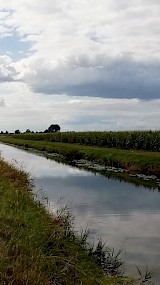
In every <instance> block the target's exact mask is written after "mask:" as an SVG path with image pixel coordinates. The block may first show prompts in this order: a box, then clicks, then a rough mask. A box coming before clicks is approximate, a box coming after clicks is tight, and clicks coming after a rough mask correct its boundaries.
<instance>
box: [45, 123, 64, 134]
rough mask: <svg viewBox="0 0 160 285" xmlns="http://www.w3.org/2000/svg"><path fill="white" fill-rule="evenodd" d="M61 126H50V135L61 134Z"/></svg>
mask: <svg viewBox="0 0 160 285" xmlns="http://www.w3.org/2000/svg"><path fill="white" fill-rule="evenodd" d="M60 129H61V128H60V126H59V125H57V124H55V125H50V127H49V128H48V132H49V133H54V132H59V131H60Z"/></svg>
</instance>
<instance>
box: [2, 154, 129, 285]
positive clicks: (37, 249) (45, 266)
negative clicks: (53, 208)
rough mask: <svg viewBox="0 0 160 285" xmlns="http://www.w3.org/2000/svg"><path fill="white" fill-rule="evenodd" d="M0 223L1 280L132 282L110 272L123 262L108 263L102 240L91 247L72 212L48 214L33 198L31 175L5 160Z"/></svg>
mask: <svg viewBox="0 0 160 285" xmlns="http://www.w3.org/2000/svg"><path fill="white" fill-rule="evenodd" d="M0 223H1V224H0V256H1V257H0V284H16V285H17V284H18V285H25V284H32V285H41V284H45V285H50V284H56V285H57V284H64V285H65V284H66V285H72V284H87V285H90V284H94V285H96V284H97V285H98V284H99V285H100V284H106V285H107V284H108V285H109V284H112V285H114V284H119V285H120V284H123V285H129V284H133V283H132V282H131V281H130V280H129V279H128V278H125V277H118V276H117V277H116V276H111V271H110V270H111V267H112V272H113V269H114V274H115V273H116V272H117V274H118V272H119V266H117V265H118V263H117V265H116V263H115V261H116V262H119V264H120V263H121V261H120V260H119V259H116V257H115V258H113V259H112V262H110V263H109V260H108V264H107V259H105V258H104V253H103V248H101V246H100V244H99V248H97V250H95V249H92V248H91V247H90V248H89V246H88V244H87V241H86V237H85V235H83V237H80V236H77V235H76V234H75V233H74V231H73V228H72V225H71V217H70V215H69V214H67V213H65V212H63V211H61V212H59V213H56V214H51V213H49V212H48V211H47V210H46V209H45V208H44V206H43V205H42V204H41V203H40V202H38V201H36V200H35V199H34V197H33V194H32V187H31V182H30V179H29V176H28V175H27V174H26V173H24V172H23V171H22V170H20V169H15V167H13V166H11V165H8V164H7V163H5V162H4V161H3V160H0ZM104 261H105V262H104ZM110 261H111V260H110ZM107 271H108V274H107V275H108V276H107V275H106V273H107ZM105 275H106V276H105Z"/></svg>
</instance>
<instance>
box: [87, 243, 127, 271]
mask: <svg viewBox="0 0 160 285" xmlns="http://www.w3.org/2000/svg"><path fill="white" fill-rule="evenodd" d="M89 251H90V255H91V256H92V257H93V258H94V259H95V261H96V263H97V264H98V266H99V267H101V268H102V269H103V270H104V272H105V273H106V274H107V275H111V276H115V275H119V276H121V275H123V271H122V269H121V266H122V265H123V264H124V262H123V261H122V260H121V259H120V254H121V252H122V249H120V250H119V251H118V252H117V253H115V250H114V249H113V248H110V247H109V246H106V245H105V244H103V243H102V241H101V240H99V242H98V244H97V246H96V248H95V249H94V246H92V247H90V249H89Z"/></svg>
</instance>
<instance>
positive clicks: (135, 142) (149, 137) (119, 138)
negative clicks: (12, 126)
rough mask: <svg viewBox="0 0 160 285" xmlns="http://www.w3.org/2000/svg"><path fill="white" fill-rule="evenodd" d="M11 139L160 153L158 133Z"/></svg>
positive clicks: (39, 135) (41, 135) (68, 134)
mask: <svg viewBox="0 0 160 285" xmlns="http://www.w3.org/2000/svg"><path fill="white" fill-rule="evenodd" d="M13 137H16V138H20V139H27V140H44V141H50V142H61V143H71V144H73V143H74V144H80V145H88V146H99V147H108V148H110V147H112V148H121V149H133V150H146V151H160V131H128V132H57V133H47V134H44V133H34V134H26V133H24V134H20V135H13Z"/></svg>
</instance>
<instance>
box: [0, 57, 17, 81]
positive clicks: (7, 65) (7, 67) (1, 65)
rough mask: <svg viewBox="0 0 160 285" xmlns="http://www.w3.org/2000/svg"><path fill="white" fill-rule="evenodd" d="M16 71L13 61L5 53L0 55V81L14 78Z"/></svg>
mask: <svg viewBox="0 0 160 285" xmlns="http://www.w3.org/2000/svg"><path fill="white" fill-rule="evenodd" d="M17 75H18V72H17V70H16V68H15V63H14V62H13V61H12V60H11V58H10V57H9V56H7V55H3V56H0V82H7V81H8V82H10V81H13V80H15V79H16V76H17Z"/></svg>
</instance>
